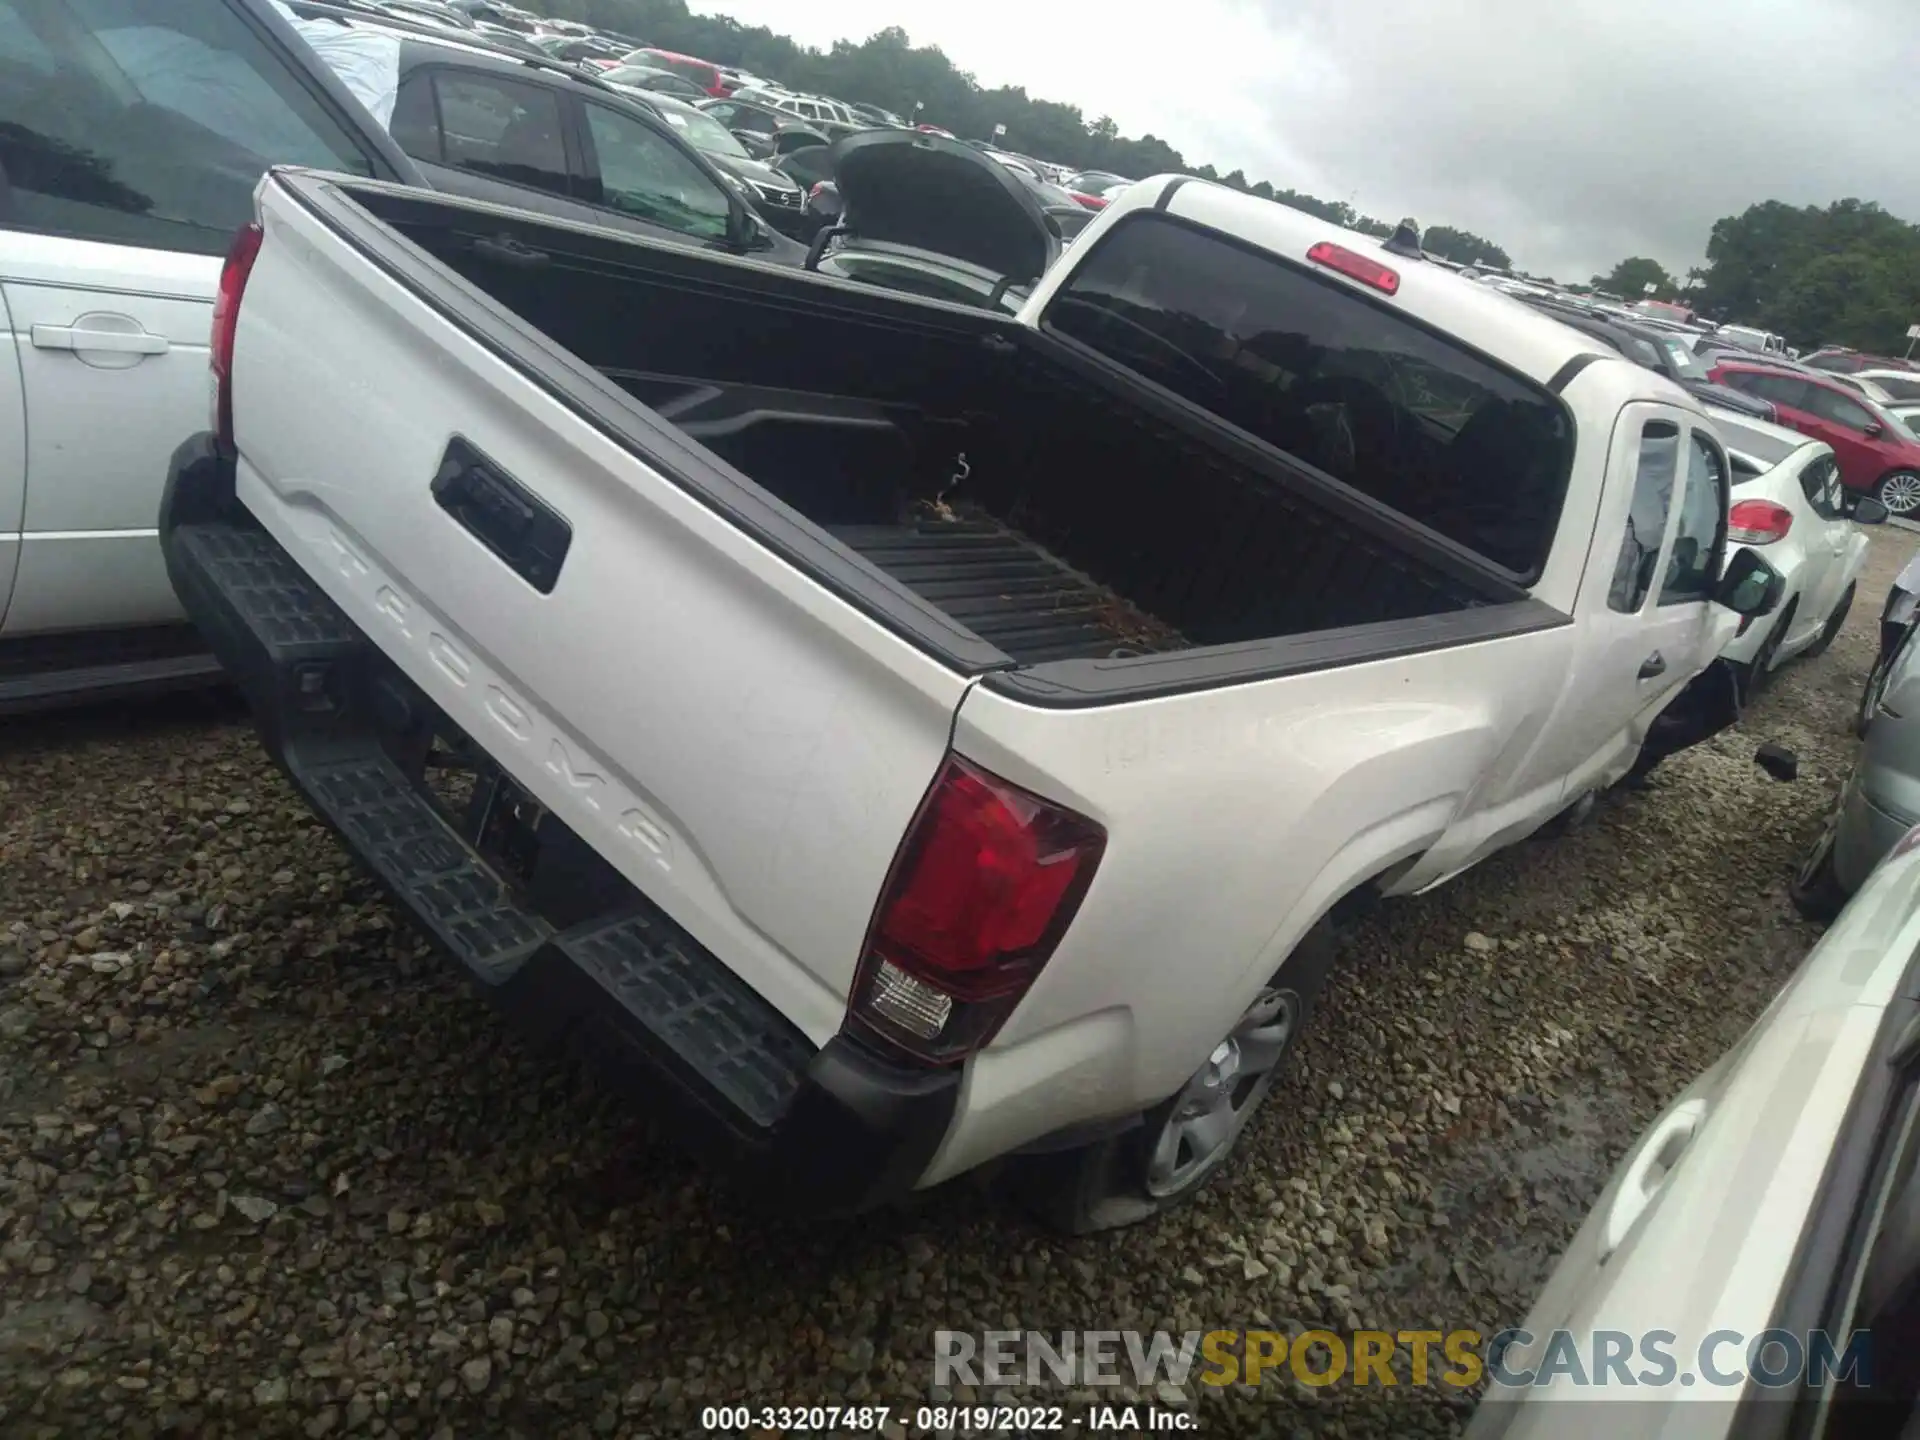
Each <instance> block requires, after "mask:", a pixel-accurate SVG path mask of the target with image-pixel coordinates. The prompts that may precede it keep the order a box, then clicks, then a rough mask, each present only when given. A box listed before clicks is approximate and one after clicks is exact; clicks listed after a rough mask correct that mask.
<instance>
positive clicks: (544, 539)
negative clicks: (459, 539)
mask: <svg viewBox="0 0 1920 1440" xmlns="http://www.w3.org/2000/svg"><path fill="white" fill-rule="evenodd" d="M433 498H434V499H435V500H436V501H437V502H439V505H440V508H441V509H442V510H444V511H446V512H447V514H449V515H451V516H452V517H453V518H454V520H455V521H456V522H457V523H458V524H459V526H460V527H461V528H462V529H463V530H465V531H466V532H467V533H468V534H469V535H471V536H473V538H474V539H476V540H478V541H479V542H480V543H481V544H482V545H484V546H486V547H487V549H489V550H491V551H492V552H493V553H494V555H495V556H496V557H498V558H499V560H500V561H501V563H503V564H504V565H505V566H506V567H507V568H508V569H509V570H511V571H513V573H514V574H516V575H518V576H519V577H520V578H521V579H522V580H524V581H526V582H527V584H529V585H531V586H532V587H533V588H534V589H536V590H538V591H539V592H540V593H541V594H542V595H551V594H552V593H553V587H554V585H555V584H556V583H558V581H559V579H560V566H561V565H562V564H563V563H564V562H565V560H566V558H567V547H568V546H569V545H571V544H572V543H573V527H572V526H571V525H569V524H568V523H567V522H566V521H565V520H564V519H562V518H561V516H560V514H559V513H558V512H557V511H556V510H554V508H553V507H552V506H551V505H549V504H547V502H546V501H544V500H542V499H541V498H540V497H539V496H538V495H536V494H534V493H533V492H532V491H531V490H529V489H528V488H527V487H526V486H524V485H522V484H521V483H520V482H519V481H518V480H516V479H514V478H513V476H511V475H509V474H508V473H507V472H506V471H505V470H503V469H501V468H500V467H499V466H498V465H496V464H495V463H494V462H493V461H491V460H489V459H488V458H487V457H486V456H485V455H482V454H481V453H480V452H479V451H478V450H477V449H475V448H474V447H473V446H472V445H470V444H468V443H467V442H466V441H465V440H463V439H461V438H460V437H459V436H458V435H456V436H454V437H453V439H452V440H450V441H448V442H447V453H446V455H445V456H444V457H442V459H441V461H440V468H439V469H438V470H437V471H435V472H434V476H433Z"/></svg>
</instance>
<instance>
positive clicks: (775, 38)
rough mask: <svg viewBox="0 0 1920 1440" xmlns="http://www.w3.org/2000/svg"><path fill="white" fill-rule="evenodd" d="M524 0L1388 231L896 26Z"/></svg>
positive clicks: (1473, 242)
mask: <svg viewBox="0 0 1920 1440" xmlns="http://www.w3.org/2000/svg"><path fill="white" fill-rule="evenodd" d="M530 3H531V5H532V7H533V8H535V9H537V10H540V11H542V12H544V13H545V14H547V15H550V16H553V17H554V18H556V19H563V20H580V21H584V22H585V23H587V24H589V25H595V26H600V27H603V28H605V29H608V30H614V31H618V32H619V33H621V34H623V35H631V36H634V37H635V38H637V39H639V40H641V41H643V42H644V43H646V44H648V45H657V46H659V47H660V48H662V49H665V50H677V51H680V52H682V53H684V54H688V55H698V56H700V57H701V58H702V59H706V60H712V61H714V62H716V63H718V64H721V65H737V66H739V67H740V68H742V69H744V70H749V71H752V72H753V73H754V74H756V75H764V76H766V77H767V78H768V79H771V80H778V81H780V82H781V83H782V84H784V85H790V86H792V87H793V88H794V89H796V90H806V91H812V92H816V93H818V94H822V95H832V96H834V97H836V98H838V99H841V100H853V101H860V102H862V103H865V104H868V105H879V106H881V107H883V108H885V109H888V110H891V111H893V112H894V113H895V114H898V115H904V116H907V117H910V118H914V119H918V120H925V121H929V122H931V123H933V124H936V125H940V126H942V127H944V128H946V129H948V130H951V131H952V132H953V133H954V134H956V135H959V136H962V137H966V138H970V139H981V140H984V139H987V138H989V137H990V136H992V134H993V127H994V126H996V125H1005V126H1006V127H1007V130H1006V136H1005V138H1004V139H1003V140H1002V141H1001V142H1000V143H1001V144H1003V145H1005V146H1006V147H1007V148H1008V149H1010V150H1017V151H1020V152H1021V153H1023V154H1027V155H1032V156H1035V157H1036V158H1038V159H1042V160H1049V161H1052V162H1054V163H1056V164H1060V165H1072V166H1076V167H1078V168H1080V169H1083V170H1110V171H1112V172H1114V173H1115V174H1118V175H1131V176H1135V177H1140V176H1146V175H1164V174H1186V175H1197V176H1199V177H1201V178H1202V179H1206V180H1217V181H1219V182H1220V183H1221V184H1224V185H1230V186H1232V187H1233V188H1234V189H1236V190H1243V191H1245V192H1246V193H1248V194H1250V195H1257V196H1259V197H1260V198H1261V199H1263V200H1274V201H1277V202H1278V203H1280V204H1282V205H1289V206H1292V207H1293V208H1294V209H1296V210H1304V211H1306V212H1307V213H1308V214H1310V215H1316V216H1319V217H1320V218H1321V219H1323V220H1330V221H1332V222H1333V223H1335V224H1338V225H1344V226H1347V227H1348V228H1350V229H1355V230H1361V231H1364V232H1366V233H1367V234H1371V235H1381V236H1384V235H1387V234H1390V233H1391V232H1392V229H1393V226H1392V225H1391V224H1389V223H1388V222H1386V221H1382V220H1376V219H1374V218H1373V217H1372V216H1370V215H1363V214H1361V213H1360V212H1358V211H1356V210H1355V209H1354V208H1353V207H1352V206H1351V205H1349V204H1347V203H1346V202H1345V201H1341V200H1322V199H1319V198H1317V197H1316V196H1312V195H1307V194H1303V193H1301V192H1300V191H1298V190H1291V189H1280V188H1277V187H1276V186H1274V185H1273V184H1272V183H1271V182H1269V181H1266V180H1249V179H1248V178H1247V176H1246V175H1245V174H1244V173H1243V172H1242V171H1240V170H1237V169H1236V170H1231V171H1228V172H1227V173H1226V174H1224V175H1223V174H1220V173H1219V172H1218V171H1217V170H1215V168H1214V167H1213V166H1212V165H1206V164H1200V165H1196V164H1192V163H1191V162H1189V161H1188V160H1187V158H1186V157H1185V156H1184V155H1182V154H1181V153H1180V152H1179V151H1178V150H1177V149H1175V148H1174V147H1173V145H1171V144H1170V143H1169V142H1167V141H1165V140H1162V139H1161V138H1160V137H1159V136H1157V135H1141V136H1138V137H1133V136H1126V135H1122V134H1121V133H1120V127H1119V126H1118V125H1117V124H1116V123H1115V122H1114V121H1113V119H1112V118H1111V117H1109V116H1105V115H1102V116H1098V117H1096V118H1094V119H1092V120H1089V119H1088V118H1087V117H1086V116H1085V115H1084V114H1083V113H1082V112H1081V110H1080V108H1079V107H1078V106H1077V105H1066V104H1062V103H1061V102H1059V101H1057V100H1042V99H1039V98H1037V97H1035V96H1032V95H1029V94H1028V93H1027V92H1026V89H1025V88H1024V87H1022V86H1018V85H1010V86H1009V85H1003V86H1000V87H997V88H994V89H988V88H987V87H985V86H982V85H981V84H979V83H978V82H977V81H976V80H975V79H974V78H973V76H972V75H970V74H968V73H967V72H965V71H964V70H961V69H960V68H959V67H957V66H956V65H955V64H954V63H953V62H952V61H951V60H949V59H948V58H947V56H946V54H945V53H944V52H943V51H941V50H940V49H939V48H938V47H937V46H932V45H915V44H914V43H913V42H912V40H911V39H909V38H908V35H907V32H906V31H904V30H902V29H900V28H899V27H898V26H891V27H889V28H887V29H885V30H882V31H880V32H879V33H878V34H876V35H871V36H869V37H868V38H867V39H865V40H862V41H860V42H858V43H855V42H853V41H850V40H839V41H835V42H834V44H833V46H832V48H830V49H827V50H816V49H813V48H811V47H809V46H804V45H800V44H797V43H796V42H795V41H793V40H791V39H789V38H788V37H787V36H785V35H777V34H775V33H774V32H773V31H772V30H769V29H767V28H766V27H765V26H763V25H742V24H740V23H739V22H738V21H737V20H733V19H731V18H729V17H727V16H724V15H695V14H693V13H692V12H691V11H689V10H688V9H687V6H686V0H530ZM916 107H918V108H916ZM1424 243H1425V245H1426V248H1427V249H1428V250H1430V251H1431V252H1432V253H1434V254H1436V255H1443V256H1445V257H1446V258H1447V259H1449V260H1454V261H1457V262H1459V263H1461V264H1473V263H1482V264H1491V265H1495V266H1498V267H1500V268H1502V269H1504V268H1506V267H1507V266H1508V265H1509V264H1510V263H1511V262H1510V261H1509V259H1508V257H1507V252H1506V251H1505V250H1503V249H1501V248H1500V247H1499V246H1498V245H1495V244H1494V243H1493V242H1492V241H1490V240H1484V239H1482V238H1481V237H1480V236H1478V235H1475V234H1473V233H1472V232H1471V231H1467V230H1460V229H1455V228H1453V227H1451V226H1447V225H1436V226H1434V227H1433V228H1432V229H1430V230H1428V231H1427V232H1426V233H1425V236H1424Z"/></svg>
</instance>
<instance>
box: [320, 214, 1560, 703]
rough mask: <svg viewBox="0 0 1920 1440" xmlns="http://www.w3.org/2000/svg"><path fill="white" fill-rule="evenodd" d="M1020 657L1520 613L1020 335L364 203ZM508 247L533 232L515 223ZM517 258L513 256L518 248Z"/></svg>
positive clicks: (1365, 519)
mask: <svg viewBox="0 0 1920 1440" xmlns="http://www.w3.org/2000/svg"><path fill="white" fill-rule="evenodd" d="M358 198H360V199H361V201H362V203H364V204H365V205H366V206H367V208H369V209H370V210H372V211H374V213H376V214H377V215H379V216H380V218H381V219H383V220H384V221H386V223H387V224H389V225H391V226H393V227H394V228H395V229H398V230H399V231H400V232H401V233H403V234H404V235H406V236H407V238H409V239H410V240H412V241H413V242H414V243H415V244H417V245H419V246H420V247H421V248H423V249H425V250H426V251H428V252H429V253H431V254H432V255H433V256H434V257H435V258H437V259H439V260H440V261H442V262H443V263H444V264H445V265H447V266H448V267H450V268H451V269H453V270H454V271H456V272H457V273H458V274H459V275H460V276H461V277H463V278H464V279H465V280H466V281H467V282H469V283H470V284H471V285H473V286H476V287H478V289H479V290H481V291H482V292H484V294H485V295H486V296H488V297H490V298H491V299H492V300H494V301H495V302H497V303H499V304H501V305H504V306H506V307H507V308H508V309H509V310H510V311H511V312H512V313H514V314H515V315H517V316H519V317H520V318H521V319H522V320H524V321H525V322H527V323H528V324H530V325H531V326H533V327H535V328H536V329H537V330H538V331H539V332H541V334H543V335H544V336H546V337H548V338H549V339H551V340H552V341H554V342H556V343H557V344H558V345H560V346H563V347H564V348H565V349H566V350H567V351H568V352H570V353H571V354H572V355H574V356H577V357H578V358H579V359H581V360H584V361H586V362H587V363H588V364H590V365H592V366H593V367H594V368H595V369H596V370H598V371H599V372H600V373H601V374H602V375H603V376H605V377H607V378H608V379H611V380H612V381H614V382H615V383H616V384H618V385H620V386H621V387H622V388H623V389H625V390H626V391H627V392H628V393H629V394H630V395H632V396H633V397H634V398H636V399H638V400H639V401H641V402H642V403H643V404H645V405H647V406H648V407H649V408H650V409H652V410H653V412H654V413H655V414H656V415H658V416H659V417H660V418H661V419H663V420H665V421H667V422H669V423H670V424H671V425H672V426H674V427H675V428H676V429H677V430H678V431H679V432H680V434H681V435H683V436H684V437H685V438H686V439H688V440H691V441H693V442H695V443H696V444H697V446H698V447H699V448H700V450H701V451H702V452H704V456H705V458H706V460H707V461H708V463H712V464H716V465H718V466H722V467H726V468H727V469H728V470H729V471H730V472H731V473H733V474H736V475H738V476H740V477H744V478H745V479H746V480H748V481H750V482H751V483H752V484H753V485H754V486H757V487H759V489H760V490H762V491H764V492H765V493H767V494H770V495H771V496H773V497H774V498H776V499H777V500H778V501H780V502H782V503H783V504H784V505H785V506H787V507H789V508H790V509H791V511H793V512H796V513H797V515H798V516H800V517H803V518H804V519H805V520H806V521H808V522H811V523H812V524H813V525H815V526H817V527H819V528H820V530H822V531H824V532H825V534H826V535H828V536H830V537H832V538H833V539H834V540H835V541H837V542H838V543H839V544H840V545H841V546H842V547H844V549H845V550H846V551H848V552H851V554H852V555H853V556H856V557H858V560H859V561H861V562H864V563H865V565H867V566H870V567H871V568H872V569H873V570H876V571H878V572H880V574H882V575H884V576H885V577H887V578H888V579H889V580H891V581H892V582H895V583H897V584H898V585H900V586H902V587H904V588H905V589H906V590H908V591H910V592H912V594H913V595H915V596H917V597H918V598H919V599H920V600H923V601H925V602H927V603H930V604H931V605H933V606H935V607H937V608H938V609H939V610H940V611H941V612H942V613H943V614H944V615H945V616H946V617H948V619H950V620H951V621H953V622H956V623H957V624H959V625H960V626H963V627H965V629H966V630H967V631H968V632H970V633H971V634H972V635H973V636H975V637H977V638H978V639H979V640H982V641H985V642H987V644H988V645H990V646H991V647H992V648H993V649H994V650H995V651H997V652H998V653H999V654H1000V655H1001V656H1003V657H1004V660H1003V661H1002V662H1001V663H1000V664H999V665H997V666H993V667H990V668H996V669H1004V668H1005V667H1006V666H1008V665H1011V666H1012V667H1015V668H1027V667H1032V666H1036V665H1047V664H1053V663H1057V662H1063V661H1099V662H1111V661H1116V660H1118V661H1124V660H1126V659H1130V658H1135V657H1145V656H1149V655H1154V654H1164V653H1167V652H1171V651H1179V650H1188V649H1197V648H1202V647H1212V646H1225V645H1240V644H1244V643H1246V642H1250V641H1261V640H1271V639H1275V638H1279V637H1289V636H1302V635H1309V634H1315V633H1319V632H1325V631H1330V630H1348V629H1351V628H1353V627H1365V626H1376V625H1382V624H1387V625H1390V624H1392V623H1393V622H1398V621H1408V620H1416V619H1422V618H1426V617H1433V616H1441V615H1447V614H1455V613H1460V612H1465V611H1470V610H1475V609H1477V608H1481V607H1485V606H1489V605H1499V604H1502V603H1508V602H1512V601H1515V600H1516V599H1519V598H1522V596H1523V592H1519V591H1517V590H1515V589H1513V588H1512V587H1509V586H1502V585H1501V584H1499V582H1498V581H1496V580H1491V579H1490V578H1489V577H1488V576H1487V575H1486V573H1485V572H1484V570H1482V569H1478V568H1476V567H1475V566H1474V565H1473V564H1472V563H1471V562H1469V561H1465V560H1463V559H1461V558H1460V557H1459V555H1458V554H1457V553H1456V552H1453V551H1451V550H1450V549H1449V547H1448V546H1447V544H1446V543H1445V542H1443V541H1439V540H1438V539H1437V538H1433V539H1429V538H1423V537H1420V536H1418V535H1417V534H1416V535H1413V536H1410V534H1409V527H1408V525H1407V523H1406V522H1405V520H1404V519H1403V518H1402V517H1399V516H1397V515H1395V514H1394V513H1393V512H1391V511H1389V510H1388V509H1387V508H1386V507H1384V506H1382V505H1379V504H1376V503H1374V502H1372V501H1370V500H1368V499H1367V498H1366V497H1364V496H1361V495H1358V494H1356V493H1354V492H1351V491H1346V490H1344V489H1343V488H1342V487H1340V486H1338V485H1335V484H1333V483H1331V482H1329V481H1327V480H1326V479H1325V478H1324V477H1318V478H1316V477H1314V476H1312V475H1310V474H1309V473H1308V472H1306V471H1304V470H1302V469H1300V468H1299V467H1298V466H1296V465H1291V464H1289V463H1288V461H1287V458H1286V457H1283V456H1278V455H1276V454H1274V453H1273V452H1271V451H1265V452H1264V453H1263V452H1262V450H1261V447H1258V446H1256V445H1253V444H1250V443H1247V442H1246V441H1245V437H1237V438H1236V437H1227V438H1226V440H1225V443H1223V442H1222V438H1221V437H1220V436H1218V435H1209V434H1206V433H1204V428H1203V427H1197V426H1196V425H1195V424H1193V423H1189V422H1187V421H1185V420H1183V419H1182V418H1181V417H1180V416H1179V415H1177V414H1176V413H1174V411H1175V410H1176V409H1177V406H1172V407H1167V408H1161V409H1154V408H1151V407H1149V406H1147V405H1144V404H1142V403H1141V400H1140V396H1139V394H1138V393H1137V392H1133V391H1130V390H1129V389H1128V388H1127V386H1126V384H1125V382H1122V383H1121V384H1119V385H1116V384H1115V381H1114V377H1113V376H1112V374H1111V373H1110V372H1109V373H1105V374H1103V373H1100V372H1099V371H1098V370H1097V368H1094V367H1089V366H1087V365H1084V364H1083V365H1078V366H1076V365H1075V364H1072V363H1067V362H1063V360H1062V358H1061V357H1060V356H1058V355H1055V354H1052V353H1049V352H1048V351H1047V350H1046V348H1045V346H1044V343H1043V337H1037V336H1036V335H1034V333H1033V332H1031V331H1029V330H1026V329H1024V328H1023V327H1020V326H1018V325H1014V324H1012V323H1011V322H1008V321H1007V320H1006V319H1005V318H1004V317H999V316H989V315H986V314H984V313H983V314H981V315H978V316H974V315H970V314H964V313H962V312H959V311H951V312H949V311H944V310H941V309H938V308H934V307H929V306H925V305H916V304H914V303H912V302H906V301H902V300H900V299H898V298H896V297H892V296H888V295H885V294H884V293H876V292H872V291H870V290H866V289H863V290H862V291H861V292H860V293H859V294H858V295H854V296H847V295H843V294H842V293H841V289H840V287H836V286H829V285H825V284H822V283H820V282H818V281H815V280H813V279H811V277H803V276H791V275H787V274H784V273H781V272H772V271H768V272H766V273H765V274H764V276H761V275H754V276H752V277H751V278H748V277H747V276H746V275H744V274H743V273H742V272H744V270H745V267H735V269H734V272H733V273H732V274H728V273H727V272H725V271H723V270H721V269H720V268H718V267H714V266H713V265H712V264H711V262H708V261H706V260H704V257H699V256H680V255H675V254H670V253H667V252H665V251H646V252H639V251H637V250H636V248H635V247H632V246H627V245H622V244H620V243H619V242H617V241H603V240H601V239H599V238H597V237H593V236H591V235H588V234H586V233H583V232H578V231H564V230H561V229H559V228H557V227H550V226H545V225H542V224H540V223H539V222H529V223H528V224H527V226H526V227H525V233H524V234H520V233H518V232H515V233H513V234H511V235H509V236H507V237H506V238H510V239H512V240H513V241H514V244H513V245H508V246H504V247H503V245H502V244H501V243H500V242H501V239H502V238H503V237H502V235H501V234H500V233H497V232H498V231H499V226H500V222H497V221H494V220H492V219H491V218H490V219H489V220H488V221H487V222H485V223H486V225H487V226H488V227H490V228H489V229H488V230H486V231H484V232H475V231H474V230H471V229H468V228H465V226H464V224H463V219H464V218H465V217H463V216H462V212H460V211H457V210H453V209H451V208H449V207H446V206H444V205H442V204H438V203H435V202H431V201H423V200H422V199H420V198H418V197H416V196H409V195H401V194H395V193H394V192H391V191H371V192H369V193H368V194H366V195H365V196H361V197H358ZM506 228H507V230H508V231H514V226H513V225H512V224H508V225H507V227H506ZM516 247H517V248H516Z"/></svg>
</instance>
